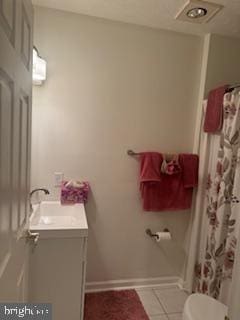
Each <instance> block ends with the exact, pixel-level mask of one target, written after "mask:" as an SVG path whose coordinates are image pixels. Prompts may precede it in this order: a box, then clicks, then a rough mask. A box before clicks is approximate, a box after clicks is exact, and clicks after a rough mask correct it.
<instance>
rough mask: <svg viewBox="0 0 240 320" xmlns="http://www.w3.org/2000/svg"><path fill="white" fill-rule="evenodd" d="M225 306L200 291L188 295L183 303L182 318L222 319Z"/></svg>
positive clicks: (224, 314)
mask: <svg viewBox="0 0 240 320" xmlns="http://www.w3.org/2000/svg"><path fill="white" fill-rule="evenodd" d="M225 316H227V306H225V305H224V304H222V303H221V302H219V301H217V300H215V299H213V298H211V297H209V296H207V295H204V294H200V293H194V294H192V295H190V296H189V297H188V299H187V300H186V302H185V305H184V311H183V320H224V319H225Z"/></svg>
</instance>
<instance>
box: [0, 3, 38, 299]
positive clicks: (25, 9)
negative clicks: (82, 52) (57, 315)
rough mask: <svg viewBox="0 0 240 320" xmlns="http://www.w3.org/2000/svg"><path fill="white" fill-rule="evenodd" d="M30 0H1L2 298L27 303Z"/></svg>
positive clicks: (30, 76) (0, 210) (0, 273)
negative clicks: (26, 237)
mask: <svg viewBox="0 0 240 320" xmlns="http://www.w3.org/2000/svg"><path fill="white" fill-rule="evenodd" d="M32 25H33V7H32V4H31V1H30V0H0V301H1V302H24V301H27V292H28V290H27V287H28V286H27V275H28V271H27V270H28V250H29V247H28V244H27V243H26V239H24V237H23V234H24V232H25V231H26V229H28V215H29V200H28V195H29V185H30V184H29V180H30V179H29V178H30V137H31V136H30V133H31V103H32V101H31V99H32V97H31V94H32V93H31V92H32V72H31V70H32Z"/></svg>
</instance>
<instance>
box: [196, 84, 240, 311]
mask: <svg viewBox="0 0 240 320" xmlns="http://www.w3.org/2000/svg"><path fill="white" fill-rule="evenodd" d="M223 108H224V122H223V129H222V132H221V134H220V135H218V136H215V137H211V138H210V142H209V143H210V148H209V149H210V154H209V155H208V157H209V162H208V176H207V181H206V192H205V199H204V205H203V212H202V226H201V231H200V241H199V246H200V247H199V251H198V252H199V254H198V262H197V264H196V269H195V276H196V277H195V280H196V281H195V291H196V292H201V293H204V294H208V295H210V296H212V297H214V298H216V299H219V300H221V301H222V302H224V303H225V304H227V305H228V303H229V297H230V291H231V278H232V271H233V265H234V258H235V249H236V244H237V239H238V237H239V235H238V230H239V223H240V203H239V201H240V90H237V89H236V90H234V91H233V92H232V93H227V94H225V96H224V101H223ZM200 152H201V150H200Z"/></svg>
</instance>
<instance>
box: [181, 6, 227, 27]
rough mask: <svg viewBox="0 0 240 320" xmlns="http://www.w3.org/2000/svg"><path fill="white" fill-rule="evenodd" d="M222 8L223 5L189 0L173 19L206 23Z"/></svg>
mask: <svg viewBox="0 0 240 320" xmlns="http://www.w3.org/2000/svg"><path fill="white" fill-rule="evenodd" d="M222 9H223V6H222V5H220V4H216V3H211V2H207V1H201V0H190V1H188V2H187V3H186V4H185V5H184V7H183V8H182V10H181V11H180V12H179V13H178V14H177V16H176V18H175V19H176V20H181V21H188V22H192V23H207V22H209V21H210V20H211V19H212V18H213V17H214V16H215V15H216V14H217V13H218V12H219V11H220V10H222Z"/></svg>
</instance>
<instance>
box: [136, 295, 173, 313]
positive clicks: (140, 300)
mask: <svg viewBox="0 0 240 320" xmlns="http://www.w3.org/2000/svg"><path fill="white" fill-rule="evenodd" d="M135 291H136V292H137V290H135ZM142 291H144V290H142ZM145 291H151V292H152V294H153V296H154V297H155V298H156V299H157V302H158V303H159V305H160V307H161V308H162V310H163V313H157V314H152V315H150V314H148V312H147V310H146V308H145V307H144V303H143V302H142V301H141V298H140V296H139V294H138V292H137V294H138V297H139V298H140V301H141V303H142V306H143V308H144V310H145V312H146V314H147V316H148V317H149V318H151V317H158V316H165V315H167V314H166V312H165V309H164V308H163V306H162V304H161V303H160V302H159V299H158V298H157V297H156V295H155V293H154V292H153V291H154V289H147V290H145Z"/></svg>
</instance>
